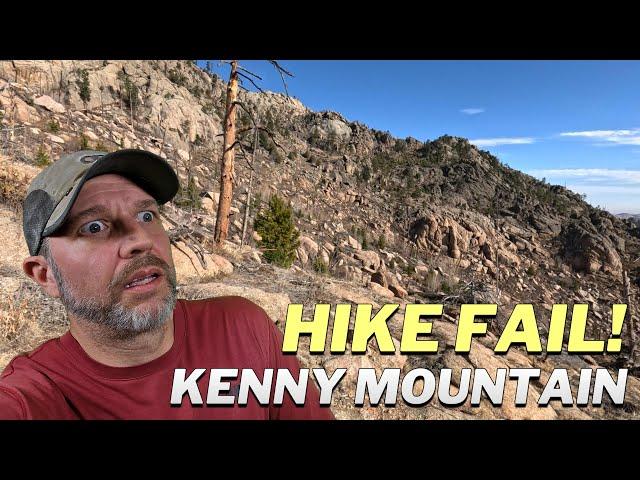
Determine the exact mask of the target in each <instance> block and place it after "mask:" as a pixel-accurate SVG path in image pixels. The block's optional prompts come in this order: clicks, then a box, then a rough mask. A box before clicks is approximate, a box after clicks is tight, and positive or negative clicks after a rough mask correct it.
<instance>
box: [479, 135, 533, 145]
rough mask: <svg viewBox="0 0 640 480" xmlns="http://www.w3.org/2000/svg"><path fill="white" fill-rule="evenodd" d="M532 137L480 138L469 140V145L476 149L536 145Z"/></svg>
mask: <svg viewBox="0 0 640 480" xmlns="http://www.w3.org/2000/svg"><path fill="white" fill-rule="evenodd" d="M534 142H535V139H534V138H531V137H500V138H478V139H475V140H469V143H471V144H473V145H475V146H476V147H497V146H499V145H524V144H529V143H534Z"/></svg>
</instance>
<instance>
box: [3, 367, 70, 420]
mask: <svg viewBox="0 0 640 480" xmlns="http://www.w3.org/2000/svg"><path fill="white" fill-rule="evenodd" d="M29 365H30V360H29V359H28V358H27V357H25V356H18V357H16V358H14V359H13V360H12V361H11V362H10V364H9V365H8V366H7V368H6V369H5V371H4V372H2V376H1V377H0V419H2V420H72V419H76V418H77V415H76V414H75V413H74V412H73V411H72V410H71V408H70V407H69V404H68V403H67V400H66V399H65V397H64V396H63V394H62V392H61V391H60V390H59V389H58V388H57V387H56V386H55V384H54V383H53V382H52V381H51V380H50V379H49V378H48V377H47V376H46V375H44V374H42V373H40V372H38V371H37V370H35V369H34V368H31V367H30V366H29Z"/></svg>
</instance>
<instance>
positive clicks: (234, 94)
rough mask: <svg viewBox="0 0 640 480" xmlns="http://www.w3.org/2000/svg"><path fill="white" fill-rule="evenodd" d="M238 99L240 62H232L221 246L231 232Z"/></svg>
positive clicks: (222, 177) (216, 236)
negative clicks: (230, 220)
mask: <svg viewBox="0 0 640 480" xmlns="http://www.w3.org/2000/svg"><path fill="white" fill-rule="evenodd" d="M237 98H238V61H237V60H232V61H231V73H230V75H229V83H228V84H227V103H226V108H225V115H224V141H223V143H222V166H221V168H220V200H219V201H218V214H217V216H216V229H215V234H214V241H215V242H216V244H218V245H221V244H222V243H223V242H224V241H225V240H226V239H227V232H228V231H229V212H230V211H231V197H232V196H233V163H234V159H235V152H234V148H235V143H236V108H237V104H236V100H237Z"/></svg>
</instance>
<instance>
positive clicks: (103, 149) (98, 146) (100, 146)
mask: <svg viewBox="0 0 640 480" xmlns="http://www.w3.org/2000/svg"><path fill="white" fill-rule="evenodd" d="M95 149H96V150H98V151H100V152H110V151H111V149H109V148H108V147H107V146H106V145H105V144H104V143H102V140H98V143H96V146H95Z"/></svg>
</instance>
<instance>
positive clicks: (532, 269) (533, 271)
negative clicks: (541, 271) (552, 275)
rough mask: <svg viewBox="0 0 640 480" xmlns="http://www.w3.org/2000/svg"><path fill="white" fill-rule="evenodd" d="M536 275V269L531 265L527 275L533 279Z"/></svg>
mask: <svg viewBox="0 0 640 480" xmlns="http://www.w3.org/2000/svg"><path fill="white" fill-rule="evenodd" d="M535 274H536V267H534V266H533V265H529V268H527V275H529V276H530V277H533V276H534V275H535Z"/></svg>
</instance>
